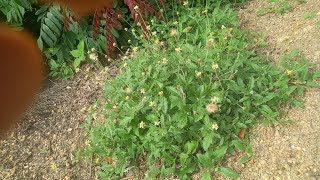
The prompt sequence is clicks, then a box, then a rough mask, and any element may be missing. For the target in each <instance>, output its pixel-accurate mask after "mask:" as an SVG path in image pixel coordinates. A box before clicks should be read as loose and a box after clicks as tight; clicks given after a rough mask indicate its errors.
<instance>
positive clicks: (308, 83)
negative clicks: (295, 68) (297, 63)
mask: <svg viewBox="0 0 320 180" xmlns="http://www.w3.org/2000/svg"><path fill="white" fill-rule="evenodd" d="M307 86H309V87H315V88H320V84H319V83H316V82H307Z"/></svg>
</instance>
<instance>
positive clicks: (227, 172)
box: [219, 168, 240, 178]
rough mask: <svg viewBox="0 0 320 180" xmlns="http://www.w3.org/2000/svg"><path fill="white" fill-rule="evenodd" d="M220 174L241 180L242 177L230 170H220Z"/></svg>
mask: <svg viewBox="0 0 320 180" xmlns="http://www.w3.org/2000/svg"><path fill="white" fill-rule="evenodd" d="M219 173H221V174H222V175H223V176H225V177H229V178H239V177H240V175H239V174H238V173H236V172H234V171H233V170H231V169H229V168H220V171H219Z"/></svg>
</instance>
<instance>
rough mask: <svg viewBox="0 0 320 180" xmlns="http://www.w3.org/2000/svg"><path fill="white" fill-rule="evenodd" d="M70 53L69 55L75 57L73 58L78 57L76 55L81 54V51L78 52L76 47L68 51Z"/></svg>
mask: <svg viewBox="0 0 320 180" xmlns="http://www.w3.org/2000/svg"><path fill="white" fill-rule="evenodd" d="M70 53H71V55H72V56H73V57H75V58H78V57H80V56H81V53H80V51H79V50H78V49H76V50H73V51H70Z"/></svg>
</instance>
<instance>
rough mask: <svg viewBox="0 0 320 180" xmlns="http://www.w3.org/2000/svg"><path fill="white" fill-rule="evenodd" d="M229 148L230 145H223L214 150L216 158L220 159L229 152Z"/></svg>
mask: <svg viewBox="0 0 320 180" xmlns="http://www.w3.org/2000/svg"><path fill="white" fill-rule="evenodd" d="M227 149H228V146H222V147H221V148H219V149H217V150H215V151H214V152H213V156H214V157H215V158H216V159H220V158H222V157H223V156H224V155H225V154H226V152H227Z"/></svg>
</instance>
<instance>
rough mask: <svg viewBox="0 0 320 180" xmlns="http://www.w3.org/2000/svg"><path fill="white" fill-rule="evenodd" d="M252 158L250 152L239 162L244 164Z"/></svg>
mask: <svg viewBox="0 0 320 180" xmlns="http://www.w3.org/2000/svg"><path fill="white" fill-rule="evenodd" d="M250 158H251V156H250V155H249V154H247V155H244V156H242V158H241V159H240V160H239V162H238V163H239V164H243V163H245V162H247V161H248V160H249V159H250Z"/></svg>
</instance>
